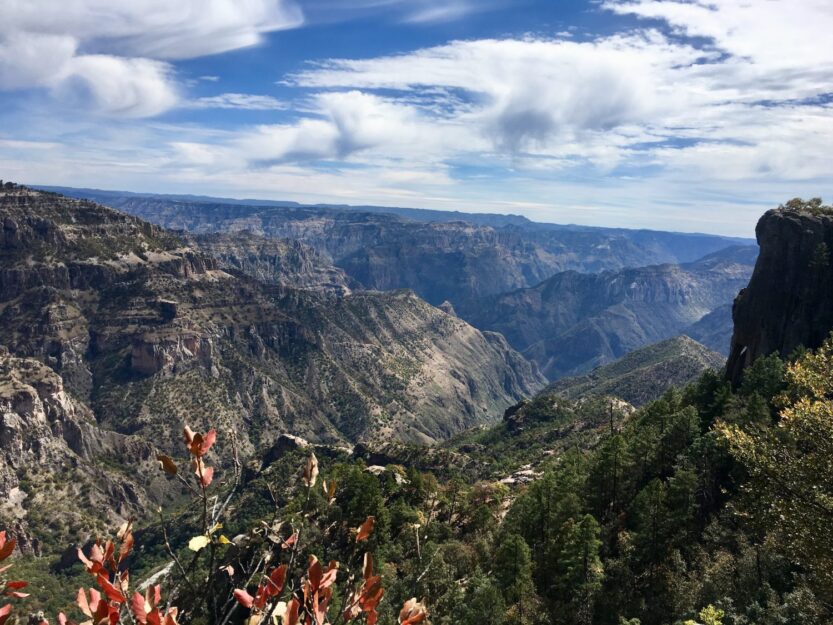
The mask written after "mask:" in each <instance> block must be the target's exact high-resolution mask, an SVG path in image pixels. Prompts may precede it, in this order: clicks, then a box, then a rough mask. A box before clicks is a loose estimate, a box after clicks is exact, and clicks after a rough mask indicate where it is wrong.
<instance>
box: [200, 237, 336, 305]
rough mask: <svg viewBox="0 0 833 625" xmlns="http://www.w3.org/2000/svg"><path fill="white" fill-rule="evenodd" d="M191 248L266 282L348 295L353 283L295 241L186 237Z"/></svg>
mask: <svg viewBox="0 0 833 625" xmlns="http://www.w3.org/2000/svg"><path fill="white" fill-rule="evenodd" d="M186 240H187V241H188V243H189V244H191V245H193V246H194V247H196V248H198V249H200V250H201V251H203V252H205V253H206V254H208V255H210V256H213V257H214V258H216V259H217V260H218V261H219V263H220V266H221V267H222V268H223V269H225V270H227V271H238V272H241V273H244V274H246V275H248V276H251V277H253V278H255V279H257V280H260V281H262V282H267V283H272V284H279V285H281V286H286V287H291V288H296V289H305V290H310V291H317V292H322V293H335V294H338V295H346V294H348V293H349V292H350V284H351V283H352V282H353V281H352V280H351V279H350V278H349V277H348V276H347V274H345V273H344V271H343V270H342V269H339V268H338V267H335V266H334V265H333V264H332V263H331V262H329V261H328V260H326V259H325V258H323V257H322V256H321V254H319V253H318V252H317V251H316V250H315V249H314V248H312V247H310V246H309V245H306V244H304V243H301V242H300V241H293V240H291V239H270V238H266V237H262V236H257V235H254V234H252V233H251V232H239V233H234V234H206V235H192V236H188V237H186Z"/></svg>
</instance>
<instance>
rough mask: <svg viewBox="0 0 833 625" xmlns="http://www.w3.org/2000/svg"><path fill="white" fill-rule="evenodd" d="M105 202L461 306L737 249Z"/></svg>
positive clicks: (723, 242)
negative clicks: (562, 280) (282, 246)
mask: <svg viewBox="0 0 833 625" xmlns="http://www.w3.org/2000/svg"><path fill="white" fill-rule="evenodd" d="M101 201H103V202H105V203H107V204H108V205H111V206H115V207H117V208H119V209H120V210H124V211H126V212H128V213H131V214H134V215H137V216H139V217H141V218H142V219H147V220H148V221H150V222H153V223H155V224H159V225H162V226H164V227H166V228H172V229H176V230H186V231H188V232H190V233H194V234H206V233H218V232H219V233H235V232H241V231H250V232H252V233H254V234H257V235H262V236H266V237H270V238H281V239H295V240H299V241H302V242H303V243H305V244H307V245H309V246H311V247H312V248H314V249H315V250H316V251H317V252H318V253H319V254H321V256H322V257H324V258H326V259H328V260H330V261H331V262H332V263H333V264H335V265H336V266H337V267H340V268H341V269H343V270H344V271H345V272H346V273H347V275H348V276H350V278H352V279H353V280H355V281H357V282H358V283H359V284H360V285H361V286H363V287H365V288H368V289H377V290H392V289H400V288H408V289H412V290H413V291H414V292H416V293H417V295H419V296H420V297H422V298H424V299H426V300H427V301H428V302H429V303H431V304H434V305H439V304H441V303H442V302H444V301H446V300H448V301H449V302H451V303H452V304H454V305H455V306H456V305H458V304H465V303H467V302H469V301H471V300H473V299H476V298H480V297H484V296H488V295H493V294H497V293H502V292H506V291H509V290H512V289H517V288H524V287H531V286H533V285H536V284H538V283H539V282H541V281H542V280H545V279H547V278H549V277H550V276H552V275H553V274H555V273H557V272H561V271H568V270H577V271H582V272H596V271H602V270H618V269H621V268H623V267H639V266H645V265H652V264H659V263H680V262H690V261H694V260H696V259H697V258H700V257H702V256H705V255H706V254H709V253H711V252H714V251H717V250H719V249H722V248H725V247H727V246H730V245H732V244H733V241H731V240H729V239H724V238H721V237H716V236H708V235H695V234H678V233H669V232H650V231H636V230H634V231H630V230H615V229H604V228H595V229H594V228H578V227H568V226H556V225H553V224H535V223H532V222H526V223H524V222H523V221H521V222H517V220H508V221H505V222H504V221H495V220H492V221H490V222H489V223H491V224H492V225H485V223H482V222H481V223H480V224H476V223H472V222H474V221H478V220H477V219H476V218H475V217H471V219H470V220H469V217H468V216H465V215H463V216H462V217H463V218H464V219H462V220H461V221H458V222H447V221H439V220H438V221H433V222H425V221H421V222H418V221H413V220H410V219H406V218H404V217H401V216H397V215H392V214H380V213H368V212H362V211H361V209H345V208H343V207H342V208H338V207H323V206H283V207H274V206H246V205H239V204H223V203H219V202H186V201H176V200H171V199H164V198H158V197H141V196H125V197H119V196H118V195H117V194H112V193H109V194H103V195H102V196H101ZM466 220H469V221H466ZM498 224H501V225H498Z"/></svg>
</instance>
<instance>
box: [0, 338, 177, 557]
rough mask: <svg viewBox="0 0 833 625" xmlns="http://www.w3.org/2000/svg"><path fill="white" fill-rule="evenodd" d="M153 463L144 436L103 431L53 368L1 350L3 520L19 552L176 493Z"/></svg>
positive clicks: (79, 534)
mask: <svg viewBox="0 0 833 625" xmlns="http://www.w3.org/2000/svg"><path fill="white" fill-rule="evenodd" d="M154 458H155V454H154V451H153V448H152V447H151V446H150V445H148V444H147V443H146V442H144V441H142V440H141V439H139V438H137V437H132V436H124V435H121V434H117V433H115V432H107V431H103V430H101V429H100V428H99V427H98V426H97V424H96V422H95V419H94V418H93V415H92V413H91V412H90V410H89V409H88V408H87V407H86V406H84V405H83V404H82V403H81V402H79V401H78V400H76V399H75V398H74V397H72V396H71V395H70V394H69V393H68V392H67V391H66V389H65V387H64V384H63V380H62V379H61V377H60V376H59V375H57V374H56V373H55V372H54V371H53V370H52V369H50V368H49V367H47V366H46V365H44V364H43V363H41V362H39V361H37V360H32V359H25V358H15V357H13V356H11V355H10V354H8V352H5V351H2V352H0V502H2V506H0V522H2V523H3V525H4V527H8V528H11V529H14V531H15V533H16V534H17V535H18V536H19V537H21V539H22V540H21V541H20V547H21V550H22V551H24V552H28V553H33V554H39V553H40V552H41V551H42V550H44V549H45V550H47V551H48V550H49V549H51V548H54V547H55V546H58V545H68V544H72V542H76V541H77V542H84V541H86V540H87V537H88V536H89V534H91V533H93V532H96V531H99V532H100V531H103V530H106V528H107V526H108V525H112V524H114V523H120V522H122V521H124V520H126V519H127V518H129V517H136V516H140V515H142V514H144V513H145V511H146V510H148V509H149V507H150V505H151V502H155V503H156V504H157V505H158V504H159V503H160V502H161V501H162V500H163V499H165V497H166V494H167V495H172V494H174V491H172V490H171V485H170V484H168V483H167V482H166V481H165V479H164V478H163V477H162V476H160V475H159V472H158V470H157V468H156V466H155V464H156V463H155V461H154ZM120 463H124V464H128V463H130V464H131V471H130V472H129V473H127V472H124V471H119V470H118V469H115V467H116V466H117V465H118V464H120ZM151 493H153V494H151ZM44 524H46V525H48V526H49V528H50V532H48V533H43V532H40V531H38V530H42V529H43V526H44ZM33 530H34V531H33ZM44 542H46V543H47V544H43V543H44Z"/></svg>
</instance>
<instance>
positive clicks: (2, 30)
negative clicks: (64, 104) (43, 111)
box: [0, 0, 303, 117]
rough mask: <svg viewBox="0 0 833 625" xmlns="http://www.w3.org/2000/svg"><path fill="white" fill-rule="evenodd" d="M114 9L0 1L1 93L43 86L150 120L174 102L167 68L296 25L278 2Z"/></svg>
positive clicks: (209, 0)
mask: <svg viewBox="0 0 833 625" xmlns="http://www.w3.org/2000/svg"><path fill="white" fill-rule="evenodd" d="M117 4H118V6H117ZM117 4H116V3H114V2H112V1H111V0H65V1H63V2H54V1H52V0H5V1H4V2H2V3H0V89H3V90H16V89H26V88H43V89H46V90H48V91H50V92H52V93H53V94H54V95H55V96H56V97H57V98H60V99H65V100H68V101H69V102H74V103H78V104H82V105H83V106H85V107H90V108H92V109H93V110H95V111H98V112H100V113H104V114H107V115H119V116H128V117H149V116H153V115H158V114H159V113H162V112H164V111H166V110H168V109H170V108H171V107H172V106H174V105H175V104H176V103H177V102H178V100H179V98H180V96H179V94H178V87H177V84H176V81H175V79H174V76H173V74H174V68H173V66H172V65H171V63H170V62H171V61H174V60H180V59H189V58H194V57H200V56H205V55H209V54H218V53H221V52H227V51H229V50H234V49H238V48H243V47H246V46H252V45H255V44H257V43H259V42H260V40H261V37H262V35H263V33H266V32H270V31H275V30H281V29H285V28H292V27H296V26H298V25H299V24H300V23H301V22H302V21H303V18H302V14H301V12H300V9H298V7H297V6H296V5H294V4H290V3H288V2H284V1H283V0H178V1H176V2H170V1H166V0H131V1H130V2H120V3H117Z"/></svg>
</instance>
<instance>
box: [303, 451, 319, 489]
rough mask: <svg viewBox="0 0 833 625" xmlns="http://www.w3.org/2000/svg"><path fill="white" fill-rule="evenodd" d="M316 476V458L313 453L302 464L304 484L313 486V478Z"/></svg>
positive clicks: (308, 486)
mask: <svg viewBox="0 0 833 625" xmlns="http://www.w3.org/2000/svg"><path fill="white" fill-rule="evenodd" d="M317 478H318V458H316V457H315V454H314V453H313V454H312V455H310V457H309V458H308V459H307V464H306V466H304V484H306V486H307V488H310V487H312V486H315V480H316V479H317Z"/></svg>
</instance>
